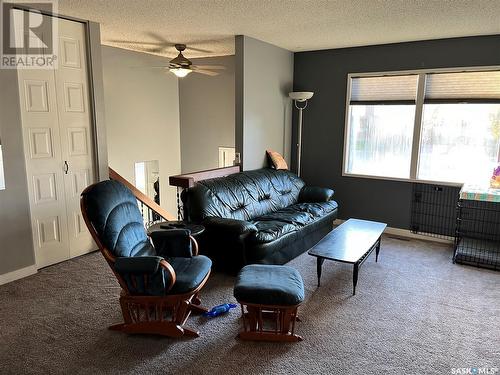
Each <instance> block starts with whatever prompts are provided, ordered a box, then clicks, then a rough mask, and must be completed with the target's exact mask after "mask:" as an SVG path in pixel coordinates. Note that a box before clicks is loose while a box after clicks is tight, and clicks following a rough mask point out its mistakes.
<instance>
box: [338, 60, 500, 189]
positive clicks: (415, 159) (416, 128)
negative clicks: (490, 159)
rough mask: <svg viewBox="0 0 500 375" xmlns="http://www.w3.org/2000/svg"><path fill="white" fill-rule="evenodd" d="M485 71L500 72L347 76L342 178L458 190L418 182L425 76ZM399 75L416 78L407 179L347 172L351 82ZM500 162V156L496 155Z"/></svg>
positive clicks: (452, 70) (493, 68) (446, 70)
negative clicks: (399, 182)
mask: <svg viewBox="0 0 500 375" xmlns="http://www.w3.org/2000/svg"><path fill="white" fill-rule="evenodd" d="M485 71H500V65H489V66H476V67H456V68H435V69H412V70H395V71H383V72H362V73H348V74H347V90H346V105H345V120H344V149H343V158H342V177H355V178H368V179H375V180H389V181H402V182H415V183H422V184H439V185H444V186H457V187H461V186H462V185H463V183H458V182H447V181H439V180H424V179H419V178H417V172H418V166H419V154H420V141H421V139H420V135H421V132H422V127H423V123H422V114H423V109H424V100H425V81H426V78H427V74H431V73H466V72H485ZM400 75H418V82H417V92H416V96H415V119H414V124H413V138H412V149H411V161H410V177H409V178H400V177H386V176H377V175H365V174H357V173H349V172H347V170H346V169H347V157H348V156H347V155H348V151H349V117H350V116H349V114H350V106H351V84H352V79H353V78H363V77H382V76H400ZM499 158H500V153H499Z"/></svg>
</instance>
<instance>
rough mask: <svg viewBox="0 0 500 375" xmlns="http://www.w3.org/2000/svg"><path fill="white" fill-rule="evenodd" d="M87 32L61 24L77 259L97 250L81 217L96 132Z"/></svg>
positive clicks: (68, 189)
mask: <svg viewBox="0 0 500 375" xmlns="http://www.w3.org/2000/svg"><path fill="white" fill-rule="evenodd" d="M84 46H85V30H84V27H83V25H82V24H80V23H77V22H72V21H68V20H60V22H59V51H60V55H61V62H60V64H59V69H58V72H57V76H56V85H57V95H58V98H57V99H58V103H61V105H60V106H59V107H58V108H59V124H60V131H61V136H62V137H63V138H62V139H61V146H62V155H63V161H66V162H67V163H68V173H67V174H65V175H64V184H65V194H66V202H67V205H66V209H67V215H68V229H69V244H70V255H71V256H72V257H73V256H77V255H81V254H85V253H88V252H90V251H93V250H95V249H97V246H96V245H95V244H94V242H93V240H92V237H91V236H90V233H89V232H88V230H87V229H86V227H85V225H84V226H82V225H81V223H83V221H82V220H83V218H82V217H81V213H80V194H81V192H82V190H83V189H85V188H86V187H87V186H88V185H89V184H90V183H92V182H93V181H94V178H95V177H94V165H93V149H92V145H93V143H92V128H91V126H90V124H91V118H90V111H89V96H88V92H89V90H88V74H87V61H86V60H85V51H84Z"/></svg>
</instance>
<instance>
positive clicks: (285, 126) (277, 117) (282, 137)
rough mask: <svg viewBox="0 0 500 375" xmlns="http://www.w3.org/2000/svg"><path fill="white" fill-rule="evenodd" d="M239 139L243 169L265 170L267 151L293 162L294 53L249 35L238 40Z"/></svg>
mask: <svg viewBox="0 0 500 375" xmlns="http://www.w3.org/2000/svg"><path fill="white" fill-rule="evenodd" d="M236 64H237V65H236V111H237V113H236V116H235V117H236V127H237V128H238V130H237V131H236V133H237V137H242V139H241V140H238V139H237V140H236V144H237V145H238V150H237V151H241V152H242V157H243V169H244V170H251V169H257V168H262V167H263V166H265V165H266V164H267V163H266V156H265V151H266V149H272V150H274V151H278V152H280V153H281V154H283V156H284V157H285V159H286V160H287V162H288V163H289V162H290V152H291V126H292V117H291V116H292V103H291V101H290V100H289V99H288V93H289V92H290V91H291V90H292V84H293V53H292V52H290V51H288V50H285V49H282V48H279V47H276V46H273V45H271V44H268V43H265V42H262V41H260V40H257V39H253V38H250V37H247V36H243V35H238V36H237V37H236Z"/></svg>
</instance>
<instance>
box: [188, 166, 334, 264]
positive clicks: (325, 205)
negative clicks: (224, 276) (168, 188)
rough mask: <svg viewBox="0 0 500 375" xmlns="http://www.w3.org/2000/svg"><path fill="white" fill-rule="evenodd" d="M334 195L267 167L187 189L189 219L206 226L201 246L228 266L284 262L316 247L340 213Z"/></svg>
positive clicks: (288, 174) (327, 190)
mask: <svg viewBox="0 0 500 375" xmlns="http://www.w3.org/2000/svg"><path fill="white" fill-rule="evenodd" d="M332 197H333V190H331V189H326V188H319V187H308V186H305V183H304V181H303V180H302V179H300V178H299V177H297V175H295V174H293V173H291V172H289V171H283V170H274V169H268V168H265V169H258V170H254V171H247V172H241V173H237V174H233V175H229V176H227V177H221V178H214V179H210V180H204V181H200V182H198V183H197V184H196V185H195V186H194V187H192V188H189V189H187V190H186V191H184V193H183V194H182V200H183V204H184V209H185V215H186V216H187V217H186V219H187V220H188V221H191V222H196V223H201V224H203V225H204V226H205V228H206V229H205V232H204V233H203V234H202V235H201V236H200V238H199V241H200V251H201V252H202V253H204V254H206V255H208V256H209V257H210V258H211V259H212V260H213V261H214V265H215V267H217V268H218V269H223V270H225V271H228V272H236V271H238V270H239V269H240V268H241V267H243V266H244V265H246V264H251V263H260V264H284V263H286V262H288V261H289V260H291V259H293V258H295V257H296V256H298V255H300V254H301V253H303V252H304V251H306V250H308V249H309V248H311V247H312V246H313V245H314V244H316V243H317V242H318V241H319V240H320V239H321V238H323V237H324V236H325V235H326V234H327V233H328V232H329V231H330V230H331V229H332V223H333V221H334V220H335V219H336V217H337V202H335V201H333V200H332Z"/></svg>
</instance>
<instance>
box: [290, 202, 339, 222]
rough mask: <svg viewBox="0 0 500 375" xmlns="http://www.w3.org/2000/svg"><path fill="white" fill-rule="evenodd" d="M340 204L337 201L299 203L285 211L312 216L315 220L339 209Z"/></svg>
mask: <svg viewBox="0 0 500 375" xmlns="http://www.w3.org/2000/svg"><path fill="white" fill-rule="evenodd" d="M337 207H338V204H337V202H335V201H328V202H318V203H297V204H294V205H291V206H290V207H287V208H286V209H285V210H288V211H291V212H302V213H308V214H310V215H312V217H313V218H314V219H317V218H320V217H323V216H325V215H327V214H329V213H330V212H333V211H335V210H336V209H337Z"/></svg>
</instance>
